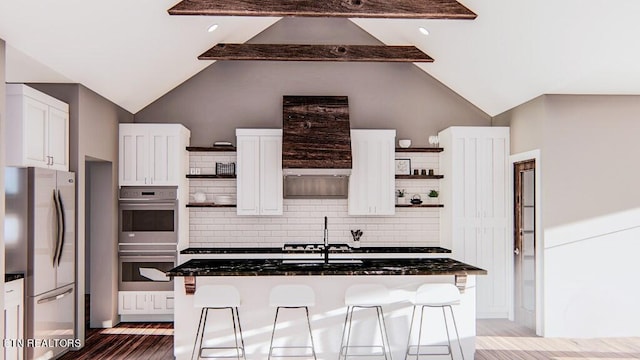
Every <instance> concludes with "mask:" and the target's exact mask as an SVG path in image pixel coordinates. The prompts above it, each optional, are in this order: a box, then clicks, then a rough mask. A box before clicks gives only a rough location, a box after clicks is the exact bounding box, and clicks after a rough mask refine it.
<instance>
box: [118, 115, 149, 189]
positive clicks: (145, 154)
mask: <svg viewBox="0 0 640 360" xmlns="http://www.w3.org/2000/svg"><path fill="white" fill-rule="evenodd" d="M119 137H120V145H119V147H120V159H119V160H120V161H119V178H120V185H121V186H122V185H145V184H146V183H147V173H148V170H147V169H148V168H147V166H148V163H149V137H148V136H147V134H146V133H145V132H143V131H140V130H138V131H136V129H134V128H133V127H131V126H127V127H123V126H121V127H120V136H119Z"/></svg>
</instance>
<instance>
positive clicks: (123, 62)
mask: <svg viewBox="0 0 640 360" xmlns="http://www.w3.org/2000/svg"><path fill="white" fill-rule="evenodd" d="M176 3H177V1H176V0H136V1H125V0H112V1H101V2H95V1H85V0H55V1H54V0H44V1H16V0H6V1H0V38H2V39H4V40H5V41H6V42H7V44H8V51H7V80H8V81H10V82H74V83H82V84H83V85H85V86H87V87H89V88H90V89H92V90H94V91H96V92H97V93H99V94H101V95H102V96H104V97H106V98H108V99H110V100H111V101H113V102H114V103H116V104H118V105H120V106H122V107H123V108H125V109H127V110H128V111H130V112H132V113H136V112H138V111H139V110H140V109H142V108H143V107H145V106H146V105H148V104H150V103H151V102H153V101H154V100H156V99H157V98H159V97H161V96H162V95H163V94H165V93H166V92H168V91H170V90H171V89H173V88H174V87H176V86H177V85H179V84H181V83H182V82H184V81H186V80H188V79H189V78H190V77H191V76H193V75H194V74H196V73H198V72H199V71H201V70H202V69H204V68H205V67H207V66H209V65H210V64H211V63H212V61H208V60H207V61H204V60H198V59H197V57H198V56H199V55H200V54H202V53H204V52H205V51H206V50H208V49H210V48H211V47H213V46H214V45H215V44H217V43H244V42H246V41H248V40H249V39H251V38H252V37H253V36H255V35H257V34H258V33H260V32H261V31H263V30H264V29H266V28H267V27H269V26H270V25H272V24H273V23H275V22H276V21H278V20H279V19H280V18H278V17H241V16H172V15H169V14H168V12H167V10H168V9H169V8H171V7H172V6H174V5H175V4H176ZM461 3H462V4H464V5H465V6H466V7H467V8H469V9H471V10H472V11H473V12H475V13H476V14H477V15H478V17H477V18H476V19H474V20H435V19H370V18H352V19H351V21H353V22H354V23H355V24H357V25H358V26H360V27H361V28H362V29H364V30H365V31H367V32H368V33H370V34H371V35H373V36H374V37H376V38H377V39H379V40H380V41H381V42H383V43H385V44H387V45H414V46H416V47H417V48H419V49H420V50H422V51H423V52H425V53H426V54H428V55H429V56H431V57H433V59H434V60H435V61H434V62H433V63H420V64H418V63H417V64H416V66H418V67H420V68H421V69H422V70H424V71H425V72H427V73H428V74H430V75H431V76H433V77H435V78H436V79H438V80H439V81H441V82H442V83H443V84H444V85H446V86H448V87H449V88H451V89H452V90H453V91H455V92H457V93H458V94H460V95H461V96H463V97H465V98H466V99H467V100H469V101H470V102H471V103H473V104H474V105H476V106H477V107H479V108H480V109H482V110H483V111H484V112H486V113H487V114H489V115H491V116H494V115H497V114H499V113H501V112H503V111H506V110H508V109H510V108H513V107H515V106H517V105H520V104H522V103H524V102H526V101H528V100H530V99H533V98H535V97H537V96H539V95H542V94H640V62H638V60H637V59H638V58H639V57H640V45H639V44H640V43H639V42H638V41H637V39H636V37H637V35H638V34H640V22H639V21H637V14H639V13H640V2H638V1H636V0H617V1H606V0H563V1H557V0H518V1H514V0H491V1H486V0H485V1H481V0H462V1H461ZM212 24H218V28H217V30H215V31H213V32H207V28H208V27H209V26H210V25H212ZM419 27H424V28H426V29H428V30H429V33H430V34H429V35H428V36H425V35H422V34H421V33H420V32H419V31H418V28H419ZM335 42H336V43H338V44H339V42H340V39H335Z"/></svg>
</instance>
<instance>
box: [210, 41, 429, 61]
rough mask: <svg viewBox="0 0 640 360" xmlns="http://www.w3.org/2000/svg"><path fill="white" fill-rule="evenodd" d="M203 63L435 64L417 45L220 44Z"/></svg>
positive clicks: (212, 49) (213, 48)
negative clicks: (342, 62) (249, 61)
mask: <svg viewBox="0 0 640 360" xmlns="http://www.w3.org/2000/svg"><path fill="white" fill-rule="evenodd" d="M198 59H200V60H271V61H353V62H355V61H358V62H433V59H432V58H431V57H430V56H429V55H427V54H425V53H423V52H422V51H420V50H419V49H418V48H417V47H415V46H384V45H294V44H224V43H220V44H217V45H216V46H214V47H212V48H211V49H209V50H207V51H206V52H205V53H203V54H202V55H200V56H198Z"/></svg>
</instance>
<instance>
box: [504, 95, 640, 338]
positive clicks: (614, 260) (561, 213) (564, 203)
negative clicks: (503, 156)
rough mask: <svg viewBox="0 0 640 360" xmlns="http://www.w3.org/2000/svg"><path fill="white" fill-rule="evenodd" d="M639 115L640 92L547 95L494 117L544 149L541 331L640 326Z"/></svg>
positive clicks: (632, 331)
mask: <svg viewBox="0 0 640 360" xmlns="http://www.w3.org/2000/svg"><path fill="white" fill-rule="evenodd" d="M638 118H640V96H597V95H545V96H542V97H540V98H538V99H535V100H533V101H530V102H529V103H526V104H523V105H521V106H519V107H517V108H515V109H512V110H510V111H509V112H507V113H505V114H501V115H500V116H498V117H496V118H495V119H494V124H500V125H503V124H509V125H510V126H511V136H512V137H511V143H512V153H519V152H524V151H528V150H534V149H539V150H540V164H539V165H540V167H539V169H538V171H540V176H541V184H540V186H541V189H542V201H541V204H538V205H539V206H540V207H541V212H542V216H541V219H536V221H541V222H542V234H539V235H541V243H539V244H538V245H537V246H541V247H542V248H543V256H542V259H539V260H541V264H542V268H543V270H542V271H543V273H544V277H543V283H544V284H543V290H542V291H543V297H544V300H543V302H542V303H543V304H541V305H543V306H544V313H543V316H544V325H543V326H544V335H545V336H552V337H576V338H581V337H611V336H638V335H639V334H640V331H639V330H638V326H637V324H638V321H640V313H638V312H637V308H636V305H635V304H637V303H638V302H640V293H638V291H637V290H636V288H635V287H633V286H629V285H628V284H630V283H634V282H636V281H637V276H636V273H637V266H636V264H637V254H638V252H640V242H638V237H639V236H640V224H639V223H638V218H639V217H640V206H639V204H640V192H639V191H637V190H636V188H637V186H638V184H639V183H640V169H639V168H638V166H637V157H638V154H640V141H638V136H639V135H640V122H638ZM610 294H616V296H611V295H610ZM596 309H597V311H595V312H594V310H596Z"/></svg>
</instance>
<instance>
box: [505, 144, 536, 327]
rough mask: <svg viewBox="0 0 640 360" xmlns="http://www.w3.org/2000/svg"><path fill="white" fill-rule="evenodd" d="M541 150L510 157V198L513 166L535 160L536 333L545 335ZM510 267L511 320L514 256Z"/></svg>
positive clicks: (513, 227) (513, 306)
mask: <svg viewBox="0 0 640 360" xmlns="http://www.w3.org/2000/svg"><path fill="white" fill-rule="evenodd" d="M540 155H541V154H540V150H539V149H536V150H531V151H526V152H522V153H518V154H513V155H511V156H510V157H509V172H510V180H511V184H510V189H511V191H510V194H511V196H510V198H513V195H514V191H515V188H514V187H515V174H514V172H513V167H514V164H515V163H518V162H522V161H526V160H535V162H536V167H535V204H536V208H535V218H536V223H535V242H536V261H535V266H536V335H538V336H544V331H543V330H544V256H543V255H544V236H543V233H542V229H543V227H542V223H543V218H542V206H543V204H542V162H541V159H540V157H541V156H540ZM511 203H512V204H511V207H512V208H513V207H514V206H515V204H514V203H513V201H511ZM513 217H514V216H513V215H512V216H511V220H510V223H511V234H513V231H514V229H515V223H514V219H513ZM513 241H514V239H513V236H512V238H511V245H513ZM510 254H511V255H513V250H512V247H511V250H510ZM509 267H510V271H509V274H510V282H511V284H510V289H509V297H510V299H509V300H510V301H509V302H510V304H511V310H510V312H509V320H511V321H513V320H514V319H515V276H514V272H515V260H514V256H509Z"/></svg>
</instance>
